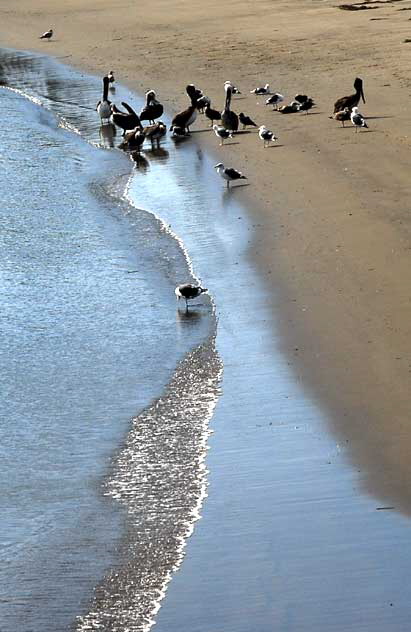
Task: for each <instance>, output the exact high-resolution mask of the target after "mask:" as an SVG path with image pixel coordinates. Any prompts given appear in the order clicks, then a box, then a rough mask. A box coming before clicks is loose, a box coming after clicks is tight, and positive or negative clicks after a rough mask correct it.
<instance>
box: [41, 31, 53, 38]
mask: <svg viewBox="0 0 411 632" xmlns="http://www.w3.org/2000/svg"><path fill="white" fill-rule="evenodd" d="M52 37H53V29H49V30H48V31H46V32H45V33H43V35H40V37H39V39H46V40H49V41H50V40H51V38H52Z"/></svg>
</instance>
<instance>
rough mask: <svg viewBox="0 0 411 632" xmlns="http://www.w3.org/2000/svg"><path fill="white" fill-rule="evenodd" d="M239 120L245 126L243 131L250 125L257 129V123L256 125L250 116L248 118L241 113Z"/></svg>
mask: <svg viewBox="0 0 411 632" xmlns="http://www.w3.org/2000/svg"><path fill="white" fill-rule="evenodd" d="M238 118H239V120H240V123H241V124H242V126H243V129H245V128H246V127H247V125H249V126H250V127H257V123H254V121H253V120H252V119H250V117H249V116H246V115H245V114H244V113H243V112H240V114H239V115H238Z"/></svg>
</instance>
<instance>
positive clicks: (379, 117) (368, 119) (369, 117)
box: [365, 115, 394, 121]
mask: <svg viewBox="0 0 411 632" xmlns="http://www.w3.org/2000/svg"><path fill="white" fill-rule="evenodd" d="M388 118H394V117H393V116H389V115H387V116H366V117H365V120H366V121H374V120H376V119H388Z"/></svg>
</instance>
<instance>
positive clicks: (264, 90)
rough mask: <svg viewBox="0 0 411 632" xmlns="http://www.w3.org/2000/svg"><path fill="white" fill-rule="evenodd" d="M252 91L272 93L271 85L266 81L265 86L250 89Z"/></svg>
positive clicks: (252, 92) (255, 92) (254, 92)
mask: <svg viewBox="0 0 411 632" xmlns="http://www.w3.org/2000/svg"><path fill="white" fill-rule="evenodd" d="M250 93H251V94H270V85H269V84H268V83H266V84H265V86H264V87H260V88H254V90H250Z"/></svg>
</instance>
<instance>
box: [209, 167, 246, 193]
mask: <svg viewBox="0 0 411 632" xmlns="http://www.w3.org/2000/svg"><path fill="white" fill-rule="evenodd" d="M214 169H216V170H217V173H218V175H219V176H221V177H222V178H223V180H226V182H227V189H229V188H230V182H234V181H235V180H247V178H246V177H245V176H243V174H242V173H241V171H237V170H236V169H233V168H232V167H227V168H225V167H224V165H223V163H222V162H219V163H218V164H217V165H215V166H214Z"/></svg>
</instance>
